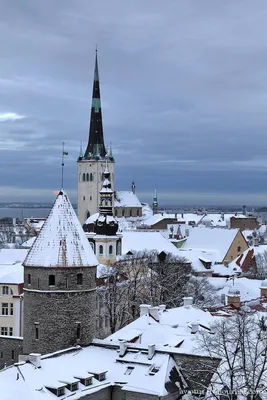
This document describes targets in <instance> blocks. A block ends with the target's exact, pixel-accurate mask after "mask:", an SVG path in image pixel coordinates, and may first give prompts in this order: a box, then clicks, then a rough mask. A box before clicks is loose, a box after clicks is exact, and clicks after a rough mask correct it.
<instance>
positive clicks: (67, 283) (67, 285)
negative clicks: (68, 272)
mask: <svg viewBox="0 0 267 400" xmlns="http://www.w3.org/2000/svg"><path fill="white" fill-rule="evenodd" d="M65 285H66V289H67V288H68V287H69V282H68V278H65Z"/></svg>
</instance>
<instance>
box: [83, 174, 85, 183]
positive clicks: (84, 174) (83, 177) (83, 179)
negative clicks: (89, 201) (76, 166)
mask: <svg viewBox="0 0 267 400" xmlns="http://www.w3.org/2000/svg"><path fill="white" fill-rule="evenodd" d="M83 182H85V173H83Z"/></svg>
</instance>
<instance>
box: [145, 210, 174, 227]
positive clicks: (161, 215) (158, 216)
mask: <svg viewBox="0 0 267 400" xmlns="http://www.w3.org/2000/svg"><path fill="white" fill-rule="evenodd" d="M167 218H172V219H175V216H174V214H166V213H158V214H154V215H151V217H149V218H147V219H145V220H144V221H143V224H144V225H146V226H152V225H155V224H157V223H158V222H160V221H162V220H163V219H167Z"/></svg>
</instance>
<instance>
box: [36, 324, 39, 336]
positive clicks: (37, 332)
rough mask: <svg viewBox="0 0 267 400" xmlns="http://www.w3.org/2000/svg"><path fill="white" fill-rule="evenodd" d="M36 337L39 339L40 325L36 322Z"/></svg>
mask: <svg viewBox="0 0 267 400" xmlns="http://www.w3.org/2000/svg"><path fill="white" fill-rule="evenodd" d="M35 339H39V325H36V324H35Z"/></svg>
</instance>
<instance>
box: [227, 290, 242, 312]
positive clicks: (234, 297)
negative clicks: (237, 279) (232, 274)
mask: <svg viewBox="0 0 267 400" xmlns="http://www.w3.org/2000/svg"><path fill="white" fill-rule="evenodd" d="M227 305H228V306H234V307H236V308H240V290H239V289H238V288H237V287H236V286H235V285H234V286H231V287H230V289H229V292H228V294H227Z"/></svg>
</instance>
